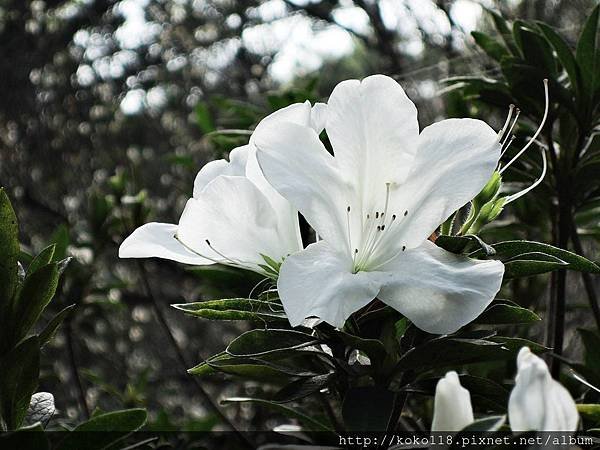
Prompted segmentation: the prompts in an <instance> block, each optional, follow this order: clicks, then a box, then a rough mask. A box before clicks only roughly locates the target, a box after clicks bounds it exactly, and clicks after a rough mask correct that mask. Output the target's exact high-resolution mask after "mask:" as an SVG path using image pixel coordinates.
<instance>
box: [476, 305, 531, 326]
mask: <svg viewBox="0 0 600 450" xmlns="http://www.w3.org/2000/svg"><path fill="white" fill-rule="evenodd" d="M540 320H542V319H541V318H540V316H538V315H537V314H536V313H534V312H533V311H531V310H529V309H527V308H521V307H519V306H511V305H502V304H496V305H494V304H492V305H491V306H490V307H489V308H488V309H486V310H485V311H484V312H483V313H481V315H480V316H479V317H478V318H477V319H475V320H474V321H473V323H476V324H485V325H509V324H526V323H527V324H529V323H535V322H539V321H540Z"/></svg>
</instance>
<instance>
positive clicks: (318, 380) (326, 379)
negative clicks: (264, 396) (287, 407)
mask: <svg viewBox="0 0 600 450" xmlns="http://www.w3.org/2000/svg"><path fill="white" fill-rule="evenodd" d="M331 378H332V374H330V373H327V374H323V375H315V376H314V377H308V378H300V379H298V380H294V381H292V382H291V383H290V384H288V385H286V386H284V387H283V388H281V389H280V390H279V391H277V393H276V394H275V395H274V396H273V401H274V402H276V403H288V402H293V401H296V400H300V399H302V398H305V397H308V396H309V395H312V394H314V393H316V392H319V391H320V390H321V389H324V388H326V387H327V386H328V385H329V383H330V381H331Z"/></svg>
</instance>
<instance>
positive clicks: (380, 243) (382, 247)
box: [346, 183, 408, 273]
mask: <svg viewBox="0 0 600 450" xmlns="http://www.w3.org/2000/svg"><path fill="white" fill-rule="evenodd" d="M390 186H391V183H385V202H384V206H383V209H382V210H379V209H374V210H370V211H369V212H367V213H364V212H361V213H360V226H359V230H360V235H359V239H356V240H355V241H354V245H353V239H352V224H353V222H352V219H353V217H352V209H351V207H350V206H348V207H347V208H346V218H347V225H348V248H349V249H350V251H351V253H352V272H353V273H357V272H361V271H369V270H371V271H372V270H376V269H378V268H379V267H381V266H383V265H384V264H386V263H387V262H389V261H391V260H392V259H393V258H395V257H396V256H397V254H398V253H399V252H396V253H395V254H394V256H392V257H391V258H384V259H385V260H384V261H381V262H379V261H378V259H379V258H377V256H380V255H382V254H385V251H386V243H388V242H389V239H390V237H393V236H394V235H395V234H396V231H397V227H398V226H399V224H400V223H401V222H402V219H404V218H405V217H406V216H408V210H405V211H404V212H402V213H400V214H398V213H397V212H395V211H391V210H389V204H390ZM404 250H406V246H402V249H401V250H400V251H404Z"/></svg>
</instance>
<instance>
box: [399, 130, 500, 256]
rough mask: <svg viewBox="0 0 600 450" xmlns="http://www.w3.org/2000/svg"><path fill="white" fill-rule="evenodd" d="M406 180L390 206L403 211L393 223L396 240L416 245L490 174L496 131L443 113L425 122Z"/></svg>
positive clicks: (496, 153) (494, 158) (495, 151)
mask: <svg viewBox="0 0 600 450" xmlns="http://www.w3.org/2000/svg"><path fill="white" fill-rule="evenodd" d="M417 146H418V151H417V154H416V156H415V159H414V163H413V166H412V169H411V172H410V174H409V176H408V179H407V180H406V183H404V184H403V185H400V186H398V187H397V189H396V190H395V192H394V194H393V198H392V209H393V210H394V211H395V212H396V213H397V214H399V216H400V217H402V216H401V214H403V213H404V211H408V214H407V216H406V217H403V218H402V222H401V223H400V226H399V227H398V232H399V235H400V238H401V241H402V242H401V243H400V244H399V245H406V247H408V248H412V247H416V246H418V245H420V243H421V242H422V241H423V240H425V239H427V238H428V237H429V236H430V235H431V233H433V231H435V229H436V228H437V227H438V226H439V225H440V224H441V223H443V222H444V221H445V220H446V219H447V218H448V217H450V215H451V214H452V213H454V211H456V210H457V209H459V208H460V207H462V206H463V205H465V204H466V203H467V202H469V201H470V200H471V199H473V198H474V197H475V196H476V195H477V194H478V193H479V192H480V191H481V189H482V188H483V187H484V186H485V184H486V183H487V181H488V180H489V179H490V177H491V176H492V173H493V171H494V169H495V168H496V165H497V164H498V158H499V157H500V145H499V144H498V139H497V135H496V132H495V131H494V130H493V129H492V128H491V127H490V126H489V125H487V124H486V123H485V122H482V121H480V120H474V119H448V120H443V121H441V122H437V123H435V124H433V125H431V126H428V127H427V128H425V129H424V130H423V131H422V132H421V134H420V135H419V138H418V141H417Z"/></svg>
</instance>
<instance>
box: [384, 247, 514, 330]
mask: <svg viewBox="0 0 600 450" xmlns="http://www.w3.org/2000/svg"><path fill="white" fill-rule="evenodd" d="M379 270H380V271H382V272H386V278H385V280H386V281H385V285H384V286H383V287H382V289H381V292H380V293H379V299H380V300H381V301H383V302H384V303H386V304H388V305H389V306H391V307H392V308H395V309H396V310H398V311H400V313H402V314H403V315H405V316H406V317H407V318H408V319H409V320H410V321H411V322H413V323H414V324H415V325H416V326H417V327H419V328H420V329H422V330H424V331H427V332H428V333H433V334H448V333H454V332H455V331H457V330H458V329H459V328H461V327H462V326H464V325H466V324H468V323H469V322H471V321H473V320H474V319H475V318H476V317H477V316H479V315H480V314H481V313H482V312H483V310H484V309H485V308H486V307H487V305H489V304H490V302H491V301H492V300H493V299H494V297H495V295H496V294H497V293H498V291H499V290H500V286H501V284H502V276H503V274H504V265H503V264H502V263H501V262H500V261H480V260H474V259H471V258H467V257H464V256H459V255H455V254H453V253H450V252H447V251H446V250H444V249H442V248H440V247H438V246H437V245H435V244H434V243H433V242H431V241H428V240H426V241H424V242H423V244H422V245H421V246H419V247H417V248H415V249H411V250H406V251H405V252H401V253H399V254H398V256H397V257H396V258H395V259H393V260H392V261H390V262H389V263H388V264H386V265H385V266H383V267H381V268H380V269H379Z"/></svg>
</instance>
